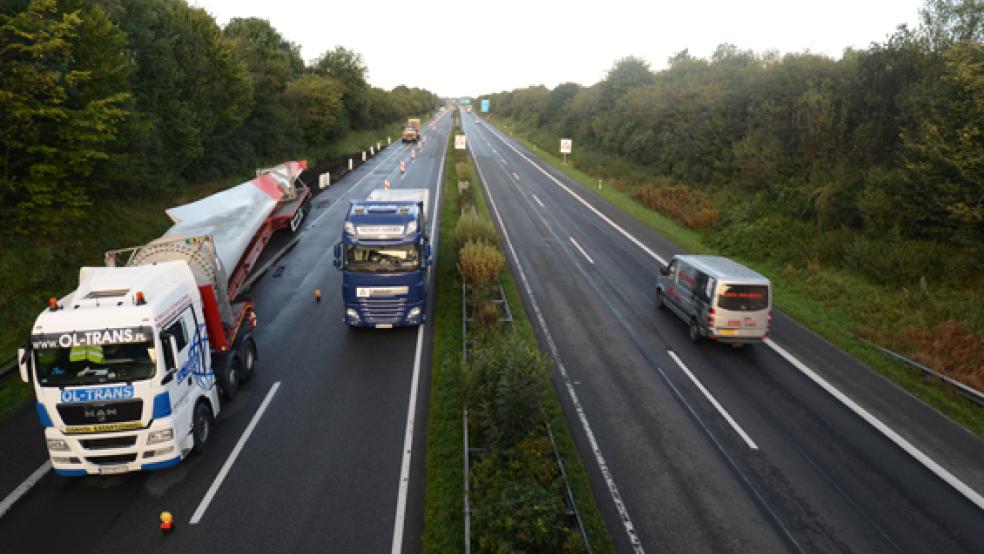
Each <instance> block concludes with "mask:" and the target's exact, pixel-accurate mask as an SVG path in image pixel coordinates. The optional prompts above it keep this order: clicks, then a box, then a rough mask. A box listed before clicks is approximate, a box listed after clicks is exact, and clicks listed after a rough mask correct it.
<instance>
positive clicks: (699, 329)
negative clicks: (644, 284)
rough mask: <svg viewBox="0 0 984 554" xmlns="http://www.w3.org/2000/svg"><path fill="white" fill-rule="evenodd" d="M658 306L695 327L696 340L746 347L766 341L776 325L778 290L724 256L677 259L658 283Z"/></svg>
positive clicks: (693, 332)
mask: <svg viewBox="0 0 984 554" xmlns="http://www.w3.org/2000/svg"><path fill="white" fill-rule="evenodd" d="M656 306H657V307H659V308H663V307H668V308H670V310H671V311H673V312H674V313H676V314H677V315H678V316H680V318H681V319H683V320H684V321H686V322H687V324H688V325H689V327H690V339H691V340H694V341H696V340H698V339H700V337H702V336H703V337H707V338H709V339H711V340H716V341H720V342H728V343H732V344H734V345H735V346H741V345H742V344H744V343H748V342H758V341H761V340H762V339H764V338H765V336H766V334H767V333H768V332H769V325H770V324H771V323H772V284H771V283H770V282H769V280H768V279H767V278H766V277H764V276H762V275H760V274H758V273H756V272H754V271H752V270H751V269H748V268H747V267H745V266H743V265H741V264H739V263H737V262H735V261H733V260H729V259H728V258H724V257H721V256H673V259H672V260H670V263H669V265H667V266H666V267H664V268H663V269H662V270H661V271H660V275H659V279H658V280H657V282H656Z"/></svg>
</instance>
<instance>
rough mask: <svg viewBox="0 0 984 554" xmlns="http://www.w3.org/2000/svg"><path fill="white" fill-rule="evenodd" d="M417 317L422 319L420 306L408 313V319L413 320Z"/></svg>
mask: <svg viewBox="0 0 984 554" xmlns="http://www.w3.org/2000/svg"><path fill="white" fill-rule="evenodd" d="M415 317H420V307H419V306H418V307H416V308H410V311H409V312H407V319H413V318H415Z"/></svg>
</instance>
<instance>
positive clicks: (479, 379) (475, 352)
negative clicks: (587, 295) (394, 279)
mask: <svg viewBox="0 0 984 554" xmlns="http://www.w3.org/2000/svg"><path fill="white" fill-rule="evenodd" d="M456 154H457V155H456ZM445 175H446V177H445V183H444V204H443V207H442V210H443V211H442V212H441V213H442V216H441V237H440V239H441V242H440V245H439V252H440V254H439V256H438V261H439V266H438V268H437V270H438V275H437V281H438V285H437V286H438V290H437V305H436V309H435V314H436V316H435V320H436V321H435V346H434V353H435V355H434V368H433V371H432V384H431V409H430V421H429V425H428V444H427V451H428V461H427V464H428V469H427V472H428V485H427V501H426V523H425V537H424V547H425V550H426V551H427V552H452V551H461V550H462V549H463V546H464V523H463V522H464V515H465V514H464V497H463V480H464V470H463V449H462V442H463V431H462V408H463V407H464V404H465V402H468V403H469V421H470V425H469V428H470V435H471V436H470V440H471V445H472V446H473V447H476V446H477V447H480V448H481V452H482V453H481V454H480V455H479V456H477V457H476V459H474V460H473V463H472V471H471V472H470V473H471V479H472V491H473V496H472V506H473V507H474V508H475V512H474V513H473V518H472V546H473V549H474V550H475V551H488V550H492V551H498V550H502V549H503V548H505V549H506V550H510V549H512V550H520V551H523V550H530V549H532V550H542V551H557V552H581V551H585V547H584V545H583V542H582V538H581V535H580V534H579V533H578V532H577V530H576V529H574V528H573V527H572V526H571V525H570V524H569V522H568V520H566V519H565V516H563V515H562V513H561V511H562V506H563V498H562V495H561V492H560V491H561V490H562V480H561V478H560V476H559V470H558V469H557V466H556V464H555V463H553V462H552V461H550V460H551V458H550V457H549V456H546V454H547V453H549V452H550V449H551V446H550V442H549V436H548V434H547V432H546V428H545V427H544V428H543V429H539V428H537V426H536V425H535V422H536V421H538V420H540V419H543V420H545V423H547V424H549V426H550V429H551V431H552V433H553V435H554V439H555V442H556V445H557V451H558V452H559V455H560V458H561V460H562V461H563V464H564V469H565V470H566V475H567V480H568V483H569V485H570V488H571V490H572V495H573V497H574V501H575V503H576V506H577V509H578V511H579V513H580V516H581V520H582V522H583V525H584V528H585V530H586V535H587V537H588V540H589V542H590V545H591V549H592V551H593V552H611V551H612V545H611V540H610V538H609V537H608V535H607V531H606V529H605V526H604V523H603V521H602V519H601V516H600V513H599V512H598V510H597V507H596V506H595V504H594V498H593V496H592V494H591V489H590V485H589V483H588V479H587V474H586V473H585V471H584V469H583V467H582V466H581V464H580V461H579V460H578V458H577V453H576V450H575V448H574V443H573V440H572V438H571V435H570V432H569V430H568V428H567V423H566V420H565V418H564V415H563V413H562V411H561V408H560V404H559V402H558V401H557V398H556V396H555V393H554V391H553V388H552V387H551V385H550V380H549V372H550V369H551V365H550V364H549V362H547V361H546V360H547V359H548V358H547V357H545V356H543V355H542V353H540V352H539V350H538V349H536V346H535V345H536V344H537V343H536V338H535V335H534V332H533V327H532V326H531V325H530V322H529V320H528V319H527V317H526V315H525V312H524V308H523V304H522V302H521V299H520V295H519V292H518V289H517V288H516V284H515V281H514V280H513V277H512V275H511V274H510V272H509V271H508V268H505V269H504V270H502V271H501V272H500V271H499V268H501V267H503V258H502V255H501V253H500V252H497V251H496V252H493V251H494V250H496V249H497V248H498V246H497V245H494V244H490V243H492V242H496V240H497V237H494V238H492V239H491V240H490V239H488V229H490V228H491V229H492V232H493V234H494V227H492V226H491V219H490V217H489V213H488V210H487V208H486V206H485V202H484V199H483V196H482V194H481V191H480V190H478V189H477V187H479V186H480V183H479V180H478V178H477V174H476V172H475V170H474V167H473V166H472V165H471V162H470V160H469V159H468V158H467V157H466V156H464V154H463V153H462V152H457V153H456V152H455V151H453V150H452V149H451V147H450V144H449V155H448V160H447V166H446V169H445ZM459 175H460V176H462V177H463V180H467V181H468V182H469V183H470V185H469V188H467V189H464V191H463V195H464V196H466V197H467V198H465V199H462V198H459V196H460V195H459V190H458V183H457V181H458V179H459ZM462 205H465V206H474V209H475V214H474V215H468V216H466V217H465V221H464V222H462V223H461V224H459V220H461V219H462V216H461V210H460V206H462ZM465 211H466V213H468V212H470V209H469V208H466V210H465ZM456 231H457V234H458V235H461V236H456ZM483 237H485V238H484V239H483ZM459 249H460V253H461V256H462V257H464V258H462V257H459ZM492 262H494V263H492ZM459 269H460V270H461V271H462V272H463V273H465V274H466V275H472V274H474V275H480V274H483V272H485V273H488V272H491V273H496V274H498V282H499V283H500V284H501V287H502V293H503V295H504V297H505V300H506V301H507V302H508V305H509V308H510V310H511V312H512V316H513V323H512V324H511V327H512V329H511V330H509V329H508V327H509V326H507V325H504V324H502V323H498V319H499V316H500V315H501V314H499V313H497V312H495V311H494V310H492V311H490V310H489V309H487V307H488V306H489V305H490V304H493V303H494V301H492V300H490V299H488V298H486V295H487V294H489V291H492V290H494V291H495V295H496V297H497V296H498V288H497V287H491V288H489V287H487V288H484V289H483V287H482V285H480V283H479V282H477V281H476V279H477V280H481V279H480V278H478V277H468V279H469V280H470V282H472V283H473V284H472V285H470V287H469V304H470V307H469V310H470V312H469V313H470V314H471V321H470V322H469V330H468V338H469V340H470V346H469V350H468V352H469V363H467V364H466V363H464V362H463V360H462V340H463V338H464V337H463V336H462V335H463V325H462V323H463V322H462V314H463V313H464V306H462V291H461V288H460V287H461V282H462V280H463V278H462V276H460V275H459ZM483 278H484V277H483ZM483 290H484V291H485V292H484V293H483V292H481V291H483ZM481 320H485V321H486V322H487V325H486V327H484V328H482V327H481V323H480V321H481ZM503 327H506V328H503ZM504 361H505V362H507V363H504ZM490 377H493V378H490ZM507 404H508V405H507ZM529 410H532V412H530V411H529ZM516 417H519V418H520V419H523V420H525V425H519V426H517V425H509V424H508V421H512V420H513V419H514V418H516ZM517 427H518V428H519V429H520V430H521V432H518V433H517V432H516V428H517ZM533 460H539V463H534V462H532V461H533ZM544 549H546V550H544Z"/></svg>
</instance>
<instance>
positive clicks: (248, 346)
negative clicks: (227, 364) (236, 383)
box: [242, 337, 256, 383]
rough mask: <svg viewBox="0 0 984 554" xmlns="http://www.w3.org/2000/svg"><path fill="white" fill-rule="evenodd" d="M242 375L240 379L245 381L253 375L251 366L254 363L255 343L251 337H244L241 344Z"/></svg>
mask: <svg viewBox="0 0 984 554" xmlns="http://www.w3.org/2000/svg"><path fill="white" fill-rule="evenodd" d="M242 356H243V375H242V381H243V382H244V383H245V382H246V381H249V379H250V377H252V376H253V367H254V366H255V365H256V343H255V342H254V341H253V337H249V338H247V339H246V342H245V343H244V344H243V354H242Z"/></svg>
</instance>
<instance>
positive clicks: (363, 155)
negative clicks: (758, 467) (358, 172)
mask: <svg viewBox="0 0 984 554" xmlns="http://www.w3.org/2000/svg"><path fill="white" fill-rule="evenodd" d="M362 161H366V151H365V150H363V151H362Z"/></svg>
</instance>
